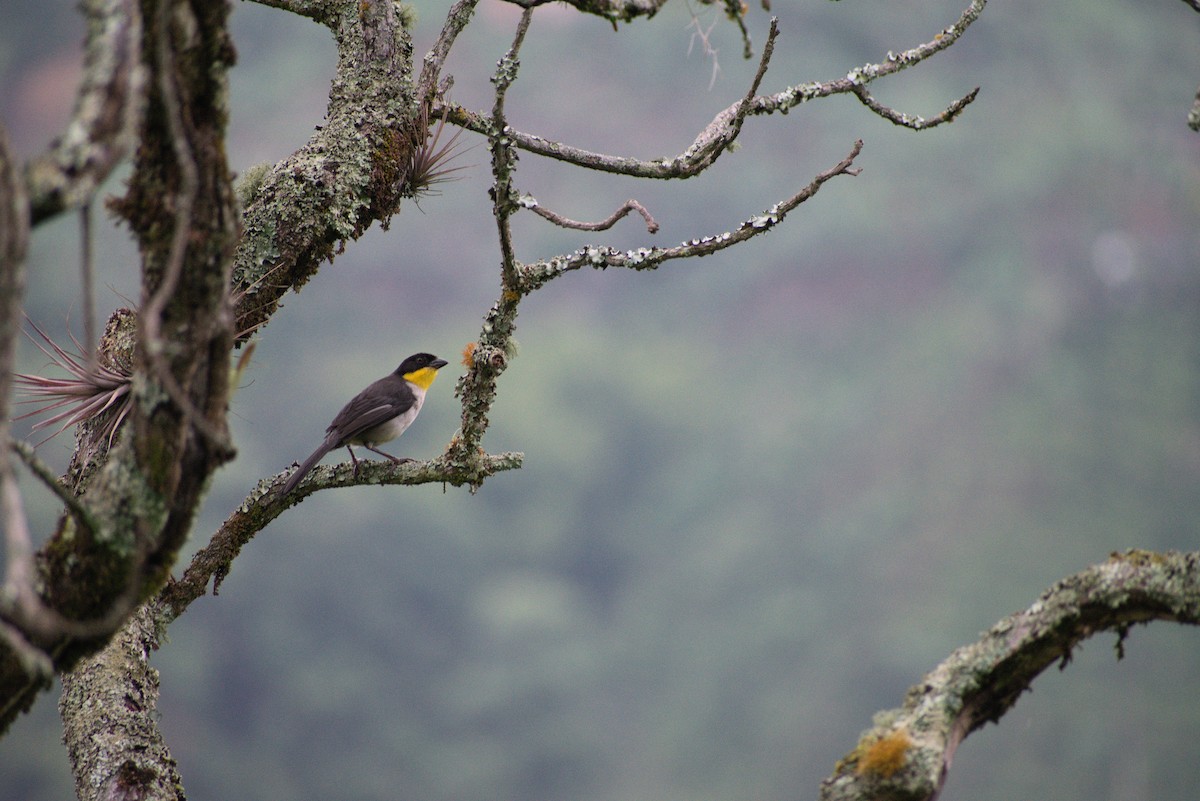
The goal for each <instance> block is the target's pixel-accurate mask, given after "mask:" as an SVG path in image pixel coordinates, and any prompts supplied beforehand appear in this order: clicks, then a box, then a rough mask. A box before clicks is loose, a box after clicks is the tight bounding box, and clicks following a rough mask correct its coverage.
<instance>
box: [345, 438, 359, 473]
mask: <svg viewBox="0 0 1200 801" xmlns="http://www.w3.org/2000/svg"><path fill="white" fill-rule="evenodd" d="M346 450H347V451H349V453H350V463H351V464H353V465H354V477H355V478H358V459H355V458H354V448H351V447H350V446H349V445H347V446H346Z"/></svg>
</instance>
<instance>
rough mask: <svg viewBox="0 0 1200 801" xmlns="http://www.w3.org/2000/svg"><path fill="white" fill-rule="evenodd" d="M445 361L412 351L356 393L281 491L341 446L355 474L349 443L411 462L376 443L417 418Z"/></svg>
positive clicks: (381, 441)
mask: <svg viewBox="0 0 1200 801" xmlns="http://www.w3.org/2000/svg"><path fill="white" fill-rule="evenodd" d="M446 364H447V362H446V361H445V360H444V359H439V358H438V357H436V356H434V355H433V354H432V353H414V354H413V355H412V356H409V357H408V358H407V359H405V360H404V361H403V362H401V363H400V366H399V367H397V368H396V372H394V373H392V374H391V375H388V376H385V377H383V378H381V379H379V380H378V381H376V382H375V383H374V384H372V385H371V386H369V387H367V388H366V389H364V390H363V391H362V392H360V393H358V394H357V395H355V396H354V398H353V400H351V401H350V402H349V403H347V404H346V405H345V407H343V408H342V410H341V411H340V412H338V413H337V417H335V418H333V422H332V423H330V424H329V428H327V429H325V441H324V442H322V443H321V444H320V446H318V448H317V449H316V450H315V451H313V452H312V455H311V456H309V457H308V458H307V459H305V460H304V463H303V464H301V465H300V467H298V468H297V469H296V472H295V473H292V476H291V478H289V479H288V480H287V483H286V484H284V485H283V494H284V495H287V494H288V493H289V492H291V491H292V490H294V489H295V488H296V485H297V484H299V483H300V480H301V479H302V478H304V477H305V476H306V475H308V471H310V470H312V469H313V467H315V466H316V464H317V462H319V461H321V459H322V458H323V457H324V456H325V454H327V453H329V452H330V451H331V450H333V449H334V448H340V447H342V446H343V445H345V446H346V450H348V451H350V461H351V462H353V463H354V472H355V474H357V473H358V459H356V458H354V449H353V448H351V447H350V446H351V445H362V446H363V447H364V448H366V449H367V450H371V451H375V453H378V454H379V455H380V456H386V457H387V458H389V459H391V460H392V461H393V462H396V463H397V464H399V463H400V462H410V461H412V460H411V459H401V458H398V457H396V456H392V455H391V454H390V453H384V452H383V451H381V450H379V449H378V448H376V447H375V446H376V445H381V444H383V443H385V442H390V441H391V440H393V439H395V438H396V437H398V436H400V435H401V434H403V433H404V430H405V429H406V428H408V427H409V425H411V424H412V421H413V420H415V419H417V412H419V411H421V404H423V403H424V402H425V390H427V389H429V385H430V384H432V383H433V379H434V378H436V377H437V371H438V369H440V368H442V367H445V366H446Z"/></svg>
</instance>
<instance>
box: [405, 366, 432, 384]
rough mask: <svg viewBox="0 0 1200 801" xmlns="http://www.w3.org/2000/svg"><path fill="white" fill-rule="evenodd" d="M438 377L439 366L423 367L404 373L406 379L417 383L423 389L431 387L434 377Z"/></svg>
mask: <svg viewBox="0 0 1200 801" xmlns="http://www.w3.org/2000/svg"><path fill="white" fill-rule="evenodd" d="M435 378H437V368H435V367H422V368H421V369H420V370H413V371H412V372H411V373H405V374H404V380H405V381H408V382H409V383H411V384H416V385H417V386H418V387H420V388H421V389H429V385H430V384H432V383H433V379H435Z"/></svg>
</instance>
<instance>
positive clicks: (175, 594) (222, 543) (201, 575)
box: [156, 453, 523, 622]
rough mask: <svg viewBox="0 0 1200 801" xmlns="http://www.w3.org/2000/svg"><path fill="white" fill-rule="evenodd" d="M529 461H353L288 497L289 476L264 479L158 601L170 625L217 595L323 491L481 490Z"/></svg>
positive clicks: (321, 471) (316, 476)
mask: <svg viewBox="0 0 1200 801" xmlns="http://www.w3.org/2000/svg"><path fill="white" fill-rule="evenodd" d="M522 459H523V457H522V455H521V454H519V453H501V454H495V455H492V454H476V455H475V457H474V458H473V459H472V460H470V462H459V461H455V460H453V459H451V458H450V457H448V456H445V455H443V456H439V457H438V458H436V459H430V460H429V461H425V462H405V463H403V464H394V463H392V462H383V461H363V462H359V464H358V468H357V470H355V469H354V466H353V465H351V464H350V463H349V462H345V463H342V464H339V465H334V466H330V467H318V468H316V469H315V470H313V471H312V472H311V473H310V474H309V475H308V476H307V477H306V478H305V479H304V480H303V481H301V482H300V485H299V486H298V487H296V489H295V490H294V491H292V492H291V493H289V494H288V495H286V496H281V495H280V494H279V491H278V490H279V488H280V487H281V486H282V485H283V483H284V482H285V481H286V480H287V477H288V475H289V473H287V472H285V473H280V474H279V475H277V476H275V477H274V478H271V479H266V480H263V481H260V482H259V484H258V486H257V487H255V488H254V490H253V491H252V492H251V493H250V494H249V495H248V496H246V499H245V500H243V501H242V503H241V504H240V505H239V506H238V508H237V509H236V510H235V511H234V512H233V514H231V515H230V516H229V517H228V518H227V519H226V520H225V522H224V523H222V524H221V527H220V528H219V529H217V531H216V533H214V534H213V536H212V538H211V539H210V540H209V542H208V545H206V546H205V547H203V548H201V549H200V550H199V551H197V552H196V554H195V556H193V557H192V561H191V564H189V565H188V568H187V570H185V571H184V573H183V576H182V577H181V578H180V579H179V580H178V581H172V582H171V583H169V584H168V585H167V586H166V587H164V588H163V590H162V591H161V592H160V593H159V595H158V598H157V601H156V603H157V604H159V605H160V606H161V607H163V609H164V614H165V617H166V620H167V622H169V621H170V620H173V619H175V618H177V617H179V615H181V614H183V611H184V610H185V609H187V607H188V606H189V605H190V604H191V603H192V601H194V600H196V599H197V598H200V597H201V596H203V595H204V594H205V593H206V592H207V591H208V583H209V582H210V581H211V582H213V595H216V594H217V592H218V590H219V589H220V586H221V582H222V581H223V580H224V578H225V576H227V575H228V574H229V570H230V568H231V567H232V565H233V560H234V558H235V557H236V556H237V555H238V553H240V552H241V550H242V548H243V547H244V546H245V545H246V544H247V543H248V542H250V540H251V539H253V538H254V535H255V534H257V533H258V532H259V531H261V530H262V529H263V528H265V527H266V525H267V524H268V523H270V522H271V521H272V520H274V519H275V518H276V517H279V515H281V514H283V512H285V511H286V510H287V509H289V508H291V507H292V506H295V505H296V504H297V503H299V502H300V501H301V500H303V499H304V498H306V497H308V496H309V495H311V494H313V493H314V492H317V491H319V490H323V489H334V488H337V487H362V486H368V485H380V484H406V485H416V484H453V485H454V486H456V487H459V486H463V485H464V484H465V485H468V486H478V485H479V484H481V483H482V482H483V479H485V478H486V477H488V476H490V475H494V474H495V473H499V472H503V471H505V470H516V469H519V468H520V466H521V461H522Z"/></svg>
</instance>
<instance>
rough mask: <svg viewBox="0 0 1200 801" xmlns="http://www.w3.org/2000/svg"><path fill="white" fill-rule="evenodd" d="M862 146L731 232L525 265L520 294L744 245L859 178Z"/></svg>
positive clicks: (591, 251)
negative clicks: (834, 185)
mask: <svg viewBox="0 0 1200 801" xmlns="http://www.w3.org/2000/svg"><path fill="white" fill-rule="evenodd" d="M862 146H863V143H862V140H861V139H860V140H858V141H856V142H855V143H854V146H853V147H852V148H851V149H850V152H849V154H847V155H846V157H845V158H844V159H842V160H841V161H839V162H838V163H837V164H835V165H833V166H832V167H830V168H829V169H828V170H825V171H824V172H822V173H819V174H818V175H817V176H816V177H815V178H813V180H812V181H811V182H810V183H809V184H808V185H807V186H806V187H804V188H803V189H801V190H800V191H799V192H797V193H796V194H794V195H792V196H791V197H790V198H787V199H786V200H784V201H782V202H780V203H777V204H775V205H774V206H772V207H771V208H769V209H767V210H766V211H765V212H763V213H762V214H759V215H756V216H754V217H751V218H750V219H748V220H746V221H745V222H743V223H742V224H741V225H739V226H738V227H737V228H735V229H734V230H732V231H726V232H725V233H721V234H716V235H712V236H705V237H701V238H698V239H692V240H690V241H687V242H684V243H682V244H679V245H676V246H675V247H669V248H660V247H649V248H645V247H644V248H637V249H635V250H617V249H615V248H611V247H595V246H588V247H585V248H582V249H580V250H578V251H576V252H575V253H572V254H570V255H569V256H559V257H556V258H553V259H548V260H544V261H539V262H534V263H531V264H526V265H524V266H523V267H522V269H521V292H522V293H523V294H529V293H530V292H533V291H534V290H536V289H538V288H539V287H541V286H542V285H543V284H545V283H546V282H547V281H550V280H551V279H553V278H557V277H558V276H560V275H562V274H563V273H567V272H571V271H573V270H579V269H582V268H584V267H595V268H597V269H601V270H603V269H605V268H608V267H625V268H628V269H631V270H652V269H654V268H656V267H658V266H659V265H660V264H662V263H663V262H665V261H670V260H672V259H687V258H693V257H697V256H708V255H710V254H712V253H716V252H718V251H721V250H725V249H726V248H729V247H733V246H734V245H736V244H738V243H740V242H745V241H746V240H747V239H751V238H752V237H755V236H758V235H759V234H763V233H766V232H767V231H769V230H771V229H772V228H774V227H775V226H776V225H778V224H779V223H780V222H782V221H783V219H784V217H786V216H787V215H788V213H789V212H791V211H792V210H793V209H794V208H796V207H797V206H799V205H800V204H801V203H803V202H804V201H806V200H808V199H809V198H811V197H812V196H813V195H815V194H816V193H817V192H818V191H819V190H820V188H821V187H822V186H823V185H824V184H825V182H826V181H829V180H831V179H833V178H836V177H837V176H839V175H851V176H853V175H858V174H859V172H861V171H860V170H859V169H857V168H855V167H853V166H852V165H853V164H854V160H855V159H856V158H858V154H859V153H860V152H862Z"/></svg>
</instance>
